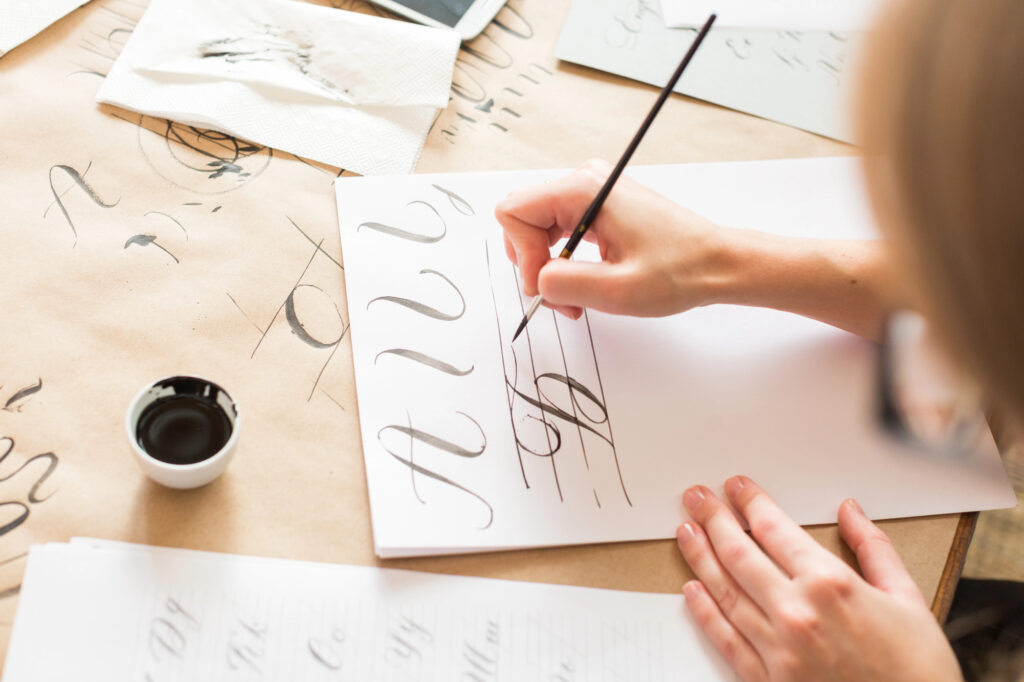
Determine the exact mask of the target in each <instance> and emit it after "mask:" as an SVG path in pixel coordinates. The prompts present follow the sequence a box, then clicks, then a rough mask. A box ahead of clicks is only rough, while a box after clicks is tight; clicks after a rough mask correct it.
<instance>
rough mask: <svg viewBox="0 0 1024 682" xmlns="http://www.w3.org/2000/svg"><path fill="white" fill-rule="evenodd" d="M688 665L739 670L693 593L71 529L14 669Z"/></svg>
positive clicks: (549, 670)
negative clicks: (310, 557)
mask: <svg viewBox="0 0 1024 682" xmlns="http://www.w3.org/2000/svg"><path fill="white" fill-rule="evenodd" d="M54 652H60V655H54ZM682 670H685V671H686V675H687V679H692V680H701V681H705V680H706V681H709V682H710V681H714V680H731V679H735V678H734V677H733V675H732V674H731V672H730V671H729V670H728V667H727V666H726V665H725V664H724V661H722V660H721V659H720V658H719V657H718V656H717V654H715V653H714V650H713V649H712V647H711V645H710V643H709V642H708V641H707V640H706V639H705V638H704V636H703V634H702V633H700V630H699V628H698V627H697V626H696V624H695V623H694V622H693V621H692V619H691V618H690V617H689V615H688V612H687V611H686V608H685V606H684V605H683V601H682V596H681V595H663V594H642V593H635V592H618V591H613V590H598V589H590V588H581V587H564V586H558V585H544V584H538V583H523V582H513V581H506V580H491V579H485V578H467V577H458V576H446V575H435V574H429V573H415V572H412V571H401V570H394V569H379V568H367V567H355V566H339V565H331V564H316V563H309V562H297V561H286V560H280V559H260V558H252V557H241V556H232V555H222V554H211V553H205V552H191V551H187V550H174V549H163V548H155V547H144V546H141V545H125V544H122V543H112V542H107V541H99V542H93V541H89V540H79V539H75V540H74V541H73V542H72V543H71V544H67V545H64V544H50V545H37V546H35V547H33V548H32V550H31V552H30V554H29V559H28V566H27V568H26V572H25V581H24V584H23V586H22V590H21V596H20V598H19V603H18V613H17V617H16V619H15V623H14V629H13V633H12V636H11V645H10V650H9V653H8V656H7V661H6V664H5V669H4V676H3V680H4V682H22V681H26V680H32V681H33V682H57V681H61V682H63V681H64V680H72V679H73V680H78V681H81V682H101V681H102V682H107V681H108V680H129V679H135V680H146V679H149V680H154V682H156V681H159V682H165V681H166V682H174V681H185V680H214V679H216V680H229V681H230V680H256V679H268V680H307V681H310V682H316V681H319V680H324V681H326V680H348V681H353V682H354V681H357V680H359V681H362V680H380V681H381V682H390V681H398V680H422V681H424V682H430V681H432V680H437V681H438V682H441V681H442V680H444V681H447V680H455V679H468V680H482V681H483V680H486V681H488V682H512V681H515V680H608V681H609V682H610V681H611V680H626V679H628V680H631V681H633V680H635V681H637V682H645V681H650V682H655V681H661V680H666V679H675V678H676V677H677V676H678V674H679V671H682Z"/></svg>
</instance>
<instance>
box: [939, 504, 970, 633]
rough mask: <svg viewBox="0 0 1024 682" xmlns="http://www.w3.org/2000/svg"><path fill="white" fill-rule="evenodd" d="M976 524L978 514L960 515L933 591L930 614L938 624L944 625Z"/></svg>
mask: <svg viewBox="0 0 1024 682" xmlns="http://www.w3.org/2000/svg"><path fill="white" fill-rule="evenodd" d="M977 524H978V512H967V513H963V514H960V521H959V523H957V525H956V532H955V533H954V534H953V544H952V545H951V546H950V548H949V556H948V557H946V565H945V566H944V567H943V569H942V575H941V576H940V577H939V586H938V588H936V590H935V599H933V600H932V613H933V614H935V618H936V619H938V621H939V623H945V622H946V617H947V616H948V615H949V608H950V606H952V605H953V594H954V593H955V592H956V586H957V583H958V582H959V581H960V573H961V572H962V571H963V569H964V560H965V559H966V558H967V548H968V547H970V545H971V538H972V537H974V528H975V526H976V525H977Z"/></svg>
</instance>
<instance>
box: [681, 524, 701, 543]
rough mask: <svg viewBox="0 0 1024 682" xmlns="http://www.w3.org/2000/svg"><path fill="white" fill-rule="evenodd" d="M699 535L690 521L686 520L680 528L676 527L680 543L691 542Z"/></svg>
mask: <svg viewBox="0 0 1024 682" xmlns="http://www.w3.org/2000/svg"><path fill="white" fill-rule="evenodd" d="M695 537H697V533H696V532H694V530H693V525H692V524H690V522H689V521H686V522H684V523H683V524H682V525H680V526H679V528H676V539H677V540H678V541H679V545H680V546H682V545H686V544H689V542H690V540H693V539H694V538H695Z"/></svg>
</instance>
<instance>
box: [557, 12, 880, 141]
mask: <svg viewBox="0 0 1024 682" xmlns="http://www.w3.org/2000/svg"><path fill="white" fill-rule="evenodd" d="M667 15H668V14H667V8H666V16H667ZM698 16H700V17H701V18H700V22H699V24H703V23H704V21H705V20H706V19H707V16H708V12H705V11H703V9H698ZM722 18H723V16H722V15H721V14H720V15H719V21H716V23H715V27H714V30H712V31H711V33H710V34H709V35H708V37H707V40H705V41H704V43H703V44H702V45H701V48H700V50H698V52H697V54H696V55H694V59H693V63H692V64H691V65H690V67H688V68H687V70H686V73H685V74H683V77H682V78H681V79H680V81H679V83H678V85H676V88H675V91H676V92H679V93H682V94H684V95H689V96H690V97H697V98H699V99H703V100H705V101H708V102H714V103H715V104H721V105H722V106H726V107H730V108H732V109H736V110H738V111H745V112H747V113H751V114H754V115H755V116H763V117H764V118H767V119H771V120H773V121H781V122H782V123H785V124H787V125H791V126H796V127H798V128H803V129H804V130H809V131H811V132H812V133H817V134H818V135H826V136H828V137H833V138H835V139H838V140H845V141H847V142H849V141H850V140H851V138H852V131H851V126H850V123H849V120H848V118H849V117H848V112H849V110H850V108H851V103H850V94H851V91H852V89H853V88H852V85H853V78H852V76H853V74H855V73H856V70H855V68H854V64H855V63H856V60H857V54H858V51H859V48H860V43H861V40H862V34H861V33H856V32H842V31H835V30H830V31H821V30H817V31H815V30H803V31H800V30H797V29H798V28H799V27H797V26H792V27H790V28H789V30H778V29H767V28H762V29H757V28H749V27H748V28H727V26H728V24H726V23H724V22H723V21H722V20H721V19H722ZM699 24H698V25H699ZM804 28H809V27H806V26H805V27H804ZM694 36H696V29H678V28H666V26H665V22H664V21H663V20H662V13H661V8H659V7H658V6H657V2H656V1H655V0H575V1H574V2H573V4H572V7H571V8H570V10H569V14H568V16H567V17H566V19H565V24H564V25H563V27H562V33H561V36H560V37H559V40H558V46H557V48H556V50H555V55H556V56H557V57H558V58H559V59H564V60H566V61H570V62H574V63H576V64H582V65H583V66H588V67H591V68H594V69H601V70H602V71H607V72H609V73H614V74H618V75H620V76H625V77H626V78H633V79H636V80H639V81H641V82H644V83H649V84H651V85H655V86H657V87H659V88H660V87H662V86H664V85H665V83H666V82H667V81H668V77H669V75H670V74H671V73H672V69H673V68H674V67H675V65H676V64H678V63H679V59H680V58H681V57H682V55H683V54H684V53H685V52H686V50H687V48H688V47H689V46H690V43H692V42H693V39H694Z"/></svg>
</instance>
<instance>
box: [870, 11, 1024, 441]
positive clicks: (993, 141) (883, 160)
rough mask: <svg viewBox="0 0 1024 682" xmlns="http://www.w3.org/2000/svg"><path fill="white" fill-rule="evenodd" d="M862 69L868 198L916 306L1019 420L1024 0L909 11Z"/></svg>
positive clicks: (881, 36) (883, 29) (1023, 327)
mask: <svg viewBox="0 0 1024 682" xmlns="http://www.w3.org/2000/svg"><path fill="white" fill-rule="evenodd" d="M863 66H864V68H863V69H862V71H861V74H862V75H861V81H860V92H859V97H858V102H859V109H858V111H857V112H856V113H857V116H856V120H857V124H858V132H859V135H860V139H861V140H863V142H864V145H865V151H866V160H865V164H866V168H867V176H868V188H869V192H870V194H871V196H872V199H873V203H874V205H875V208H876V211H877V213H878V216H879V219H880V222H881V224H882V227H883V230H884V231H885V232H886V233H887V236H889V237H890V238H891V243H892V247H893V252H894V256H895V260H896V263H897V264H898V267H901V268H903V269H904V271H905V273H906V275H907V280H908V281H909V283H910V285H911V288H912V290H911V292H910V294H911V296H913V300H914V301H915V303H917V304H918V305H919V306H920V307H921V308H922V310H923V311H924V312H925V313H926V315H927V316H928V317H929V318H930V319H931V320H932V322H933V326H934V328H935V330H936V331H937V332H938V334H939V335H940V336H941V337H942V338H943V340H944V342H945V343H946V345H947V346H948V348H949V350H950V351H951V352H952V353H953V354H954V355H955V357H957V359H958V360H959V361H961V362H962V363H964V364H965V366H966V368H967V369H968V370H969V371H970V372H971V373H972V374H973V375H974V376H975V377H976V378H977V379H978V380H979V381H980V382H981V384H982V385H983V386H984V387H985V390H986V391H987V392H988V394H989V395H990V396H991V397H992V398H993V400H994V401H996V403H997V404H999V405H1001V406H1003V407H1005V408H1008V409H1010V410H1012V412H1013V415H1014V416H1015V418H1016V419H1017V421H1018V422H1024V304H1022V297H1024V0H902V1H900V2H896V3H895V4H894V5H893V6H892V7H891V8H890V9H889V11H887V12H886V13H885V14H884V15H883V17H882V18H881V20H880V22H879V24H878V26H877V28H876V31H875V32H874V34H873V36H872V37H871V38H870V40H869V41H868V45H867V47H866V51H865V56H864V65H863Z"/></svg>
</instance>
